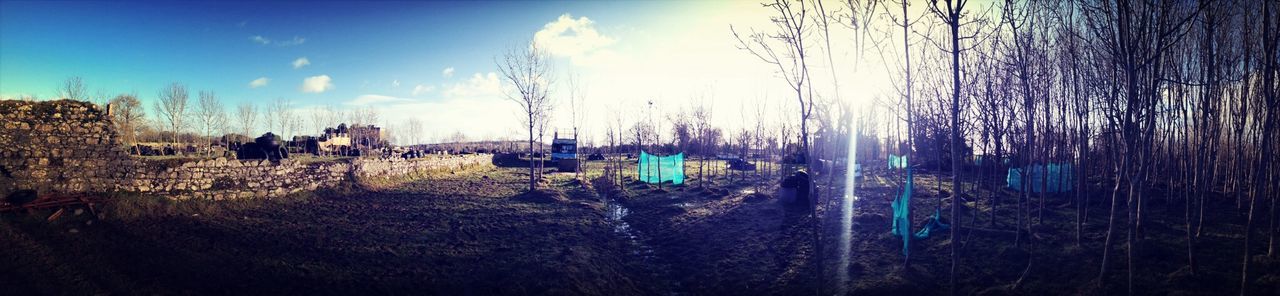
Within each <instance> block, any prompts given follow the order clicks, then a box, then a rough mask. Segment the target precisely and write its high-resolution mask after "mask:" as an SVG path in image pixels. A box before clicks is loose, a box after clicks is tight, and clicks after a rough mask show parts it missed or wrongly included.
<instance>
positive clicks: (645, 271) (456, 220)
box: [0, 163, 1280, 295]
mask: <svg viewBox="0 0 1280 296" xmlns="http://www.w3.org/2000/svg"><path fill="white" fill-rule="evenodd" d="M601 167H602V166H601V165H600V164H598V163H595V164H591V165H589V166H588V168H589V170H588V173H587V174H584V175H583V176H582V177H581V178H577V177H576V176H575V175H573V174H567V173H560V174H555V173H552V174H549V175H548V176H549V177H548V178H547V179H546V180H545V181H544V182H543V185H544V188H546V189H544V190H541V191H539V192H536V193H533V194H525V193H523V192H524V188H525V187H526V186H527V184H525V183H524V181H523V180H526V178H527V175H526V173H525V172H527V171H525V169H521V168H484V169H473V170H467V171H459V172H443V173H430V174H423V175H420V176H413V177H407V178H400V179H394V180H391V179H387V180H373V181H370V182H366V183H365V184H363V186H361V187H359V188H343V189H339V190H333V191H327V192H319V193H315V194H309V195H305V196H293V197H288V198H281V199H274V200H248V201H231V202H217V203H214V202H203V201H183V202H169V201H158V200H152V199H144V198H138V197H131V196H119V197H117V198H116V201H115V202H114V204H111V205H108V206H107V208H106V209H104V210H103V213H102V215H100V216H101V217H92V215H90V214H88V213H82V214H80V215H75V214H74V211H73V210H74V209H72V211H69V212H68V214H67V215H65V216H64V217H62V218H60V219H58V220H56V221H53V222H45V220H44V218H45V217H46V216H47V215H48V214H49V213H48V212H39V213H35V214H25V213H16V214H4V215H3V216H0V287H5V288H6V289H5V291H13V292H14V293H22V292H33V293H34V294H77V295H83V294H163V295H171V294H236V295H243V294H344V295H347V294H416V295H421V294H428V295H433V294H434V295H492V294H507V295H509V294H556V295H655V294H658V295H744V294H746V295H757V294H788V295H795V294H807V295H812V294H815V293H817V294H823V295H831V294H856V295H886V294H889V295H892V294H897V295H937V294H947V293H948V292H949V290H948V289H949V288H948V286H947V280H948V278H947V276H948V275H949V269H948V268H949V267H950V258H951V257H950V253H949V246H950V245H949V244H950V242H951V237H950V234H949V233H940V234H936V235H934V236H932V237H930V238H928V239H923V240H917V241H915V242H914V243H913V248H912V249H911V251H912V254H913V257H912V261H911V263H910V265H906V266H905V267H904V264H903V256H902V249H901V248H902V242H901V240H900V239H899V238H897V237H894V236H892V235H890V234H889V233H888V229H889V221H890V219H889V217H890V216H891V211H890V208H889V202H890V200H891V199H892V196H893V192H894V191H895V190H897V189H898V188H897V184H899V183H900V182H901V180H902V178H901V176H899V175H897V174H896V173H894V172H890V171H887V170H870V171H869V172H868V175H869V177H868V178H865V179H863V180H862V181H861V184H862V186H860V187H859V188H858V189H857V196H858V197H857V199H856V201H855V202H854V203H853V205H854V206H853V208H854V212H853V213H852V214H851V215H850V221H851V223H852V225H851V227H847V228H846V227H845V224H843V221H842V217H843V216H842V214H841V212H840V202H841V200H840V199H828V200H826V202H824V203H823V206H822V207H821V208H820V214H821V215H822V217H824V218H823V219H822V221H823V223H822V227H821V232H820V233H821V234H822V239H821V241H822V243H821V244H819V245H817V246H819V247H818V248H815V244H814V241H813V233H814V228H813V225H814V224H813V223H812V222H813V221H814V220H812V218H811V217H809V216H808V211H807V210H796V209H792V208H789V207H784V206H783V205H781V204H779V203H778V200H777V199H776V198H775V197H774V193H775V192H774V191H775V190H776V189H775V185H776V183H777V179H778V176H776V175H768V174H760V175H758V176H757V175H756V174H755V173H740V172H739V173H733V174H726V172H725V171H723V170H719V171H717V173H715V174H708V176H705V177H704V179H707V181H698V179H697V175H696V171H694V170H696V166H695V165H693V164H692V163H691V164H690V165H688V166H687V170H689V171H688V172H689V176H690V179H689V180H688V181H689V182H688V183H686V184H684V185H681V186H674V185H670V184H667V185H664V186H663V187H662V188H658V187H657V186H654V185H650V184H642V183H637V182H634V181H633V180H631V178H630V177H625V178H624V179H623V180H622V182H621V183H622V186H620V187H619V186H612V185H609V184H610V182H608V181H606V180H604V179H603V178H600V174H601V171H602V169H601ZM917 177H918V179H917V181H916V186H917V191H916V194H915V199H916V201H915V202H914V203H913V213H914V217H913V218H914V219H915V221H916V225H917V226H919V225H920V224H921V223H922V221H924V219H925V218H926V215H928V214H931V213H932V212H933V209H934V206H935V205H936V204H937V203H938V202H939V201H942V202H946V203H948V204H949V199H942V200H940V199H939V193H938V191H937V190H935V188H936V187H935V185H934V184H936V182H937V181H938V179H937V178H936V176H935V175H933V174H931V173H929V172H927V171H924V172H922V173H920V174H919V175H917ZM836 178H837V179H836V180H840V179H839V178H840V177H839V176H836ZM580 180H581V181H580ZM944 181H946V180H945V179H944ZM967 181H971V180H967ZM839 183H840V182H832V183H830V185H828V183H825V181H822V182H820V186H819V192H823V193H826V194H827V196H839V195H840V194H831V193H839V192H843V185H841V184H839ZM945 188H949V184H947V185H946V187H945ZM944 191H947V190H944ZM998 193H1000V194H1004V195H1007V196H1006V197H1004V198H1002V203H1001V204H1000V205H999V211H998V212H997V221H996V224H995V225H994V226H992V225H991V221H990V218H989V209H990V205H989V204H988V202H987V198H986V197H985V196H988V195H989V194H990V192H986V191H981V194H983V196H984V197H983V198H982V199H980V201H981V202H978V203H973V202H972V200H971V199H972V197H968V195H966V199H967V202H966V205H968V206H966V207H965V208H964V211H966V212H968V211H970V210H971V209H975V208H976V209H977V211H978V213H979V216H978V218H977V220H976V221H969V220H968V219H970V218H966V220H965V223H971V222H972V223H976V224H973V225H978V226H979V228H977V230H969V231H966V232H962V235H961V236H960V242H961V245H960V246H961V247H962V258H963V259H962V260H961V262H960V265H959V266H960V267H959V273H958V274H959V275H960V276H959V277H958V281H959V283H960V285H959V287H960V289H959V293H958V294H961V295H971V294H977V295H1006V294H1012V295H1077V294H1078V295H1103V294H1126V290H1127V286H1126V285H1125V280H1126V277H1125V275H1126V268H1127V264H1126V262H1125V261H1122V260H1124V259H1125V257H1124V253H1123V251H1124V249H1123V244H1117V245H1116V247H1115V248H1114V249H1113V250H1112V252H1113V253H1112V254H1113V255H1115V257H1113V258H1116V260H1117V261H1113V262H1115V263H1113V265H1112V266H1113V269H1112V271H1111V273H1110V277H1109V278H1107V279H1106V280H1105V281H1103V284H1102V285H1101V286H1100V285H1099V284H1098V281H1096V280H1095V278H1096V276H1097V271H1098V268H1099V267H1098V265H1099V261H1100V257H1101V245H1102V242H1101V241H1102V235H1103V233H1104V230H1105V229H1104V227H1105V225H1106V224H1105V221H1106V220H1105V219H1106V218H1107V217H1106V215H1105V213H1106V212H1105V210H1106V209H1107V208H1106V207H1105V206H1106V205H1108V204H1106V203H1105V202H1107V201H1108V200H1105V198H1103V197H1109V194H1107V193H1108V192H1090V196H1093V197H1094V198H1092V199H1091V203H1090V213H1089V217H1088V221H1087V223H1086V228H1085V235H1084V237H1083V239H1082V245H1080V246H1076V245H1075V240H1074V228H1073V227H1074V226H1073V225H1074V224H1072V222H1073V221H1074V206H1073V205H1071V204H1070V203H1069V199H1070V198H1069V197H1054V196H1050V197H1048V199H1047V200H1046V211H1045V214H1044V219H1045V222H1044V223H1043V226H1037V227H1036V233H1037V235H1036V236H1035V239H1034V247H1031V244H1029V243H1028V242H1031V241H1032V240H1028V238H1027V237H1026V235H1028V234H1026V233H1024V234H1023V235H1024V237H1021V238H1020V241H1019V244H1020V246H1019V247H1014V246H1013V240H1014V234H1015V232H1014V231H1013V230H1012V228H1013V227H1012V226H1011V225H1014V223H1015V222H1014V221H1015V220H1014V216H1013V208H1014V202H1015V201H1016V199H1014V198H1013V197H1012V195H1010V194H1011V193H1010V192H1008V191H1003V190H1002V191H998ZM942 195H944V196H946V195H949V193H944V194H942ZM1034 200H1035V201H1037V202H1038V199H1034ZM1220 200H1222V201H1223V202H1217V203H1214V204H1211V206H1214V207H1215V208H1211V209H1210V211H1209V212H1210V213H1213V215H1211V216H1209V217H1207V218H1206V220H1207V221H1210V222H1209V223H1210V224H1207V225H1206V228H1205V233H1203V234H1202V237H1201V238H1200V239H1198V240H1197V243H1198V244H1197V246H1196V247H1197V254H1198V257H1197V259H1198V260H1200V261H1199V262H1198V263H1199V268H1198V270H1197V271H1198V272H1197V274H1196V275H1194V276H1193V275H1191V274H1190V273H1189V272H1188V270H1186V269H1185V268H1184V267H1183V266H1184V265H1185V264H1183V262H1184V260H1185V259H1184V258H1185V244H1184V241H1183V240H1182V236H1183V233H1182V229H1181V228H1180V227H1181V225H1182V224H1181V221H1182V220H1181V217H1182V216H1181V215H1182V209H1181V207H1180V205H1181V204H1180V203H1175V204H1164V203H1163V202H1157V201H1153V202H1152V206H1151V208H1150V209H1151V212H1150V213H1151V216H1150V217H1152V218H1151V220H1150V221H1148V223H1149V224H1148V225H1149V227H1148V228H1146V229H1147V230H1146V232H1145V233H1144V238H1143V239H1142V240H1141V243H1140V244H1138V246H1139V248H1138V249H1137V251H1138V252H1137V254H1136V256H1135V258H1134V262H1135V265H1136V267H1137V269H1136V270H1135V272H1134V275H1135V277H1134V284H1133V286H1134V292H1135V294H1137V295H1175V294H1176V295H1223V294H1237V293H1238V287H1239V266H1240V261H1241V259H1242V256H1241V252H1242V251H1243V250H1242V249H1241V247H1242V243H1241V242H1242V240H1243V238H1242V236H1241V235H1240V229H1241V228H1242V226H1241V225H1242V222H1243V220H1242V219H1241V218H1240V217H1239V216H1237V215H1235V214H1234V213H1235V211H1234V208H1233V207H1234V202H1233V201H1232V202H1226V199H1220ZM1037 206H1038V204H1037ZM1216 207H1220V208H1216ZM969 217H971V216H969ZM1260 228H1263V229H1265V227H1260ZM846 229H847V231H846ZM1257 230H1259V231H1260V232H1259V233H1257V234H1255V237H1260V238H1262V239H1256V240H1255V242H1257V243H1255V246H1254V247H1255V248H1257V249H1256V250H1253V251H1252V252H1253V253H1254V254H1262V255H1263V256H1258V257H1256V258H1255V261H1254V262H1255V263H1254V265H1253V266H1252V270H1253V271H1255V272H1256V274H1255V275H1254V276H1252V277H1251V278H1250V287H1251V289H1253V290H1251V291H1250V292H1252V293H1251V294H1253V295H1259V294H1263V295H1265V294H1275V293H1274V291H1280V264H1278V263H1277V261H1276V260H1275V259H1272V258H1268V257H1266V256H1265V254H1266V249H1265V238H1266V235H1265V232H1262V231H1263V230H1262V229H1257ZM845 238H847V239H845ZM1121 238H1123V236H1121ZM841 241H848V242H849V244H848V253H847V256H846V255H845V254H846V253H845V252H842V250H841V246H840V242H841ZM1028 249H1030V250H1032V252H1028V251H1027V250H1028ZM818 254H821V255H822V256H817V255H818ZM1029 256H1030V257H1029ZM1028 258H1032V259H1033V260H1032V264H1031V268H1030V269H1027V268H1026V267H1027V262H1028V260H1027V259H1028ZM846 262H847V263H846ZM816 266H822V268H816ZM1024 270H1026V271H1028V272H1027V278H1026V279H1025V280H1024V281H1023V283H1022V284H1021V285H1019V286H1018V287H1013V286H1012V284H1013V283H1014V282H1015V281H1016V280H1017V279H1018V278H1019V276H1020V275H1021V274H1022V273H1023V271H1024ZM0 294H9V293H7V292H6V293H0Z"/></svg>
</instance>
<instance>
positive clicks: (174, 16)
mask: <svg viewBox="0 0 1280 296" xmlns="http://www.w3.org/2000/svg"><path fill="white" fill-rule="evenodd" d="M913 10H914V8H913ZM768 14H769V11H768V10H767V9H764V8H762V7H761V6H760V4H759V3H756V2H752V1H626V2H613V1H609V2H604V1H600V2H596V1H592V2H587V1H569V2H533V1H510V2H389V1H388V2H376V1H372V2H365V1H362V2H272V1H261V2H259V1H243V2H242V1H221V2H204V1H172V2H158V3H152V2H131V1H102V2H74V1H54V2H48V1H41V2H22V1H0V44H3V46H0V98H17V97H22V96H33V97H36V98H40V99H49V98H53V97H54V95H55V93H56V91H55V88H56V85H57V84H59V83H61V82H62V81H63V80H65V79H66V78H68V77H72V76H78V77H82V79H83V81H84V83H85V85H86V86H87V87H88V89H89V91H90V93H95V92H98V91H102V92H106V93H110V94H117V93H129V92H136V93H137V94H138V95H139V97H140V99H142V101H143V103H144V105H145V106H148V107H150V106H152V104H153V102H154V101H155V100H156V93H157V92H158V91H159V90H160V89H161V88H162V87H164V86H166V85H168V84H170V83H175V82H176V83H182V84H184V85H186V86H187V88H188V89H189V90H190V91H191V92H192V94H191V95H192V97H193V100H194V96H195V92H197V91H213V92H215V93H216V94H217V95H218V97H219V98H221V100H222V101H223V102H224V104H226V105H227V109H228V110H234V108H235V106H236V105H238V104H243V103H252V104H256V105H258V106H259V108H265V105H267V104H268V103H269V102H271V101H272V100H276V99H278V98H285V99H287V100H289V101H291V102H293V106H294V108H295V110H297V111H298V112H300V113H306V112H310V110H316V109H318V108H322V107H326V106H331V107H333V108H336V109H355V108H373V109H374V110H377V111H378V113H379V121H380V123H381V125H384V126H389V127H391V129H392V130H393V132H394V130H395V129H396V128H397V127H401V126H403V124H404V122H406V121H407V120H409V119H411V118H416V119H418V120H420V121H422V122H424V123H425V131H423V133H422V134H421V135H416V137H414V138H416V139H418V140H417V141H418V142H437V141H440V140H443V139H444V138H445V137H447V136H448V135H451V134H453V133H455V132H462V133H464V134H466V135H467V136H468V137H469V138H471V139H519V138H521V136H522V135H523V133H522V131H521V127H522V124H521V122H520V112H519V108H518V105H517V104H516V103H514V102H512V101H509V100H507V99H506V96H505V95H504V93H503V88H502V85H503V83H505V81H503V80H502V79H501V77H500V75H499V74H498V73H497V71H498V70H497V66H496V65H495V59H496V58H497V57H499V56H500V55H501V54H502V53H504V52H505V51H507V50H508V49H510V48H512V47H517V46H527V44H528V43H529V42H530V41H531V40H534V41H537V42H538V43H539V44H541V45H542V46H543V47H544V48H546V49H548V51H549V52H550V53H551V54H552V57H553V64H554V66H553V73H554V74H553V76H554V77H553V79H552V88H551V89H552V97H553V99H555V100H556V103H555V104H556V109H555V115H553V122H554V124H553V125H554V127H555V128H556V129H559V130H569V129H570V128H571V127H572V124H571V122H570V117H571V116H570V115H569V114H570V111H571V107H570V104H569V102H568V100H567V99H566V97H567V96H568V94H569V91H568V87H567V81H569V80H570V79H569V77H575V78H576V80H577V84H578V85H579V86H580V91H581V92H582V93H583V96H584V103H585V104H584V106H582V107H581V110H582V111H581V112H582V113H583V114H586V115H585V116H584V117H585V118H584V121H585V122H584V123H582V124H581V125H582V126H583V127H582V129H583V133H584V134H586V135H584V136H583V137H584V138H587V139H588V141H590V140H595V141H602V138H603V136H602V134H603V132H604V127H603V126H604V125H605V124H606V122H610V121H611V120H613V119H614V117H621V118H622V119H623V120H624V121H626V122H634V121H637V120H642V119H645V118H647V117H648V116H650V113H649V110H650V109H649V108H650V107H649V102H653V105H654V107H653V109H654V110H655V111H653V114H655V115H654V116H655V117H657V118H656V120H658V121H662V118H663V117H664V116H665V115H669V114H673V113H674V112H677V111H678V110H682V109H688V108H689V107H690V106H692V105H693V104H694V103H695V102H704V103H705V104H707V105H709V106H711V107H712V108H713V109H714V110H715V111H714V113H713V117H712V121H713V123H714V124H716V125H719V126H725V127H734V126H745V125H753V122H754V121H756V120H760V119H757V118H755V116H754V110H755V108H757V107H760V106H762V107H764V108H767V110H770V113H778V115H770V116H769V117H776V118H765V119H764V120H768V121H776V120H780V118H782V117H784V116H787V115H788V114H791V113H794V112H785V113H784V111H786V110H792V109H788V108H795V107H794V106H793V105H794V104H795V102H794V101H795V100H794V98H793V97H788V96H787V94H788V91H789V90H788V88H787V86H786V84H785V83H783V82H782V80H781V78H779V76H777V73H775V72H776V71H775V68H773V67H772V66H771V65H767V64H765V63H762V62H760V61H759V59H757V58H756V57H754V56H752V55H750V54H749V53H747V52H745V51H743V50H741V49H738V48H737V47H736V45H737V41H736V39H735V38H734V37H733V34H732V31H730V26H733V28H735V29H737V30H740V31H739V32H744V31H748V30H751V29H758V30H769V29H771V28H772V27H771V26H772V25H771V24H770V23H769V22H768ZM835 42H836V46H835V47H834V48H837V49H839V48H842V47H841V44H843V43H841V41H840V40H835ZM852 52H853V50H851V49H847V48H846V49H844V50H833V53H834V54H833V55H834V56H835V58H834V60H835V61H836V64H843V63H850V62H849V60H848V59H849V56H851V55H853V54H852ZM817 64H818V65H815V67H814V68H816V69H818V70H816V71H815V72H822V71H829V70H828V69H829V68H827V66H826V65H825V64H826V62H820V63H817ZM886 68H887V67H879V66H876V67H868V66H863V67H862V69H854V70H852V71H851V70H850V68H849V67H837V69H841V71H847V72H848V73H849V75H851V76H856V77H853V78H850V77H846V78H847V79H845V80H841V82H844V83H834V80H831V79H830V78H829V77H826V78H823V77H822V76H817V77H815V78H814V81H815V83H816V84H824V85H826V86H830V87H833V88H834V89H839V90H840V92H844V93H848V94H845V95H844V97H848V99H851V100H863V101H869V100H870V99H868V98H865V97H868V96H873V95H876V94H878V93H881V92H882V91H868V90H867V89H872V88H884V87H885V86H886V85H888V84H889V83H888V82H887V80H886V79H887V78H885V77H884V76H887V75H886V74H885V73H884V72H883V71H884V69H886ZM876 71H881V72H878V73H877V72H876ZM827 81H830V82H827ZM826 86H824V87H826ZM855 89H857V90H862V91H853V90H855ZM858 96H863V97H864V98H856V97H858ZM774 111H777V112H774ZM149 113H151V114H154V113H155V112H154V111H152V112H149ZM304 118H306V117H305V116H304ZM259 122H261V120H259ZM304 127H306V128H307V129H314V127H313V126H312V125H310V124H304ZM660 127H662V128H666V127H669V125H664V124H660ZM262 131H265V128H259V132H262Z"/></svg>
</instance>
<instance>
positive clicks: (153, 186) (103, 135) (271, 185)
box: [0, 100, 491, 200]
mask: <svg viewBox="0 0 1280 296" xmlns="http://www.w3.org/2000/svg"><path fill="white" fill-rule="evenodd" d="M0 120H2V122H3V123H2V124H0V157H2V158H0V196H5V195H8V194H9V192H12V191H14V190H22V189H31V190H36V191H37V192H39V193H40V194H70V193H105V192H136V193H141V194H146V195H155V196H165V197H170V198H177V199H184V198H205V199H214V200H224V199H239V198H264V197H278V196H283V195H287V194H290V193H297V192H303V191H313V190H317V189H321V188H331V187H335V186H339V185H342V184H343V182H352V181H354V180H356V179H357V178H366V177H389V176H398V175H404V174H409V173H413V172H419V171H440V170H454V169H463V168H467V167H471V166H477V165H489V163H490V162H491V157H490V156H489V155H483V154H477V155H463V156H441V157H431V158H423V159H413V160H402V159H387V160H376V159H356V160H354V161H324V162H310V163H304V162H300V161H296V160H291V159H285V160H281V161H276V162H272V161H267V160H228V159H223V158H218V159H210V160H199V161H194V160H174V159H169V160H155V159H148V158H142V157H133V156H130V155H128V154H127V153H125V151H124V149H123V148H122V147H121V145H120V143H119V142H118V140H117V138H116V132H115V130H114V129H113V128H112V124H111V117H110V115H108V114H107V112H106V111H105V110H102V109H101V108H100V107H98V106H96V105H94V104H91V103H86V102H79V101H72V100H60V101H45V102H31V101H0Z"/></svg>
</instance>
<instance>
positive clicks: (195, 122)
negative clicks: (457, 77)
mask: <svg viewBox="0 0 1280 296" xmlns="http://www.w3.org/2000/svg"><path fill="white" fill-rule="evenodd" d="M87 89H88V88H87V87H86V86H85V83H84V81H83V79H82V78H80V77H71V78H68V79H66V80H64V81H63V82H62V83H60V84H58V85H57V87H56V88H55V93H56V96H57V97H58V98H62V99H72V100H84V101H91V102H95V103H97V104H102V105H104V106H105V105H108V104H109V105H110V106H111V109H112V110H111V112H112V118H113V122H114V124H115V125H116V130H117V131H118V132H119V134H120V137H121V141H122V142H123V143H124V144H126V145H132V144H135V143H141V142H168V143H169V144H170V145H175V146H176V145H178V144H180V143H184V144H185V143H190V144H195V145H196V146H197V147H199V148H201V149H202V150H203V151H204V153H211V151H212V150H211V149H208V148H210V147H211V146H212V145H214V144H215V143H219V142H224V141H228V140H227V139H225V136H227V135H236V134H238V136H236V140H241V141H243V140H246V139H250V138H252V137H254V136H255V135H257V134H256V131H259V130H260V128H263V129H266V130H267V131H274V132H276V133H279V135H280V136H288V135H297V134H311V133H319V132H320V131H323V130H324V129H325V128H327V127H334V126H337V124H338V123H340V122H346V123H349V124H353V125H354V124H376V123H379V122H380V121H379V113H378V111H377V110H376V109H373V108H372V107H366V108H354V109H350V110H346V109H338V108H335V107H334V106H316V107H312V108H310V109H304V108H299V107H297V106H295V105H294V103H293V101H292V100H289V99H287V98H277V99H275V100H272V101H270V102H269V103H268V104H267V105H266V106H263V107H260V106H258V105H257V104H254V103H252V102H242V103H240V104H238V105H236V106H235V109H233V110H228V109H227V107H226V106H225V105H224V103H223V102H222V98H221V97H220V96H219V95H217V93H215V92H213V91H199V92H197V93H196V94H195V95H196V98H195V100H194V102H193V100H192V98H191V95H192V93H191V92H190V91H189V90H188V88H187V86H186V85H184V84H182V83H176V82H175V83H171V84H169V85H166V86H165V87H163V88H161V89H160V90H159V91H157V92H156V97H155V100H154V101H153V105H152V106H151V110H150V112H148V110H147V108H146V106H145V105H144V104H143V101H142V99H141V98H140V97H139V96H138V94H137V93H124V94H119V95H116V96H114V97H111V98H109V99H107V95H105V94H106V93H107V92H106V91H98V94H90V93H89V91H88V90H87ZM303 113H306V114H307V115H309V116H310V118H309V120H310V122H309V123H310V126H305V125H306V123H308V122H306V121H304V120H307V118H303V116H304V114H303ZM148 115H151V116H148ZM307 129H310V130H311V131H313V132H304V131H305V130H307ZM396 130H403V134H404V135H405V136H404V137H405V138H404V139H402V141H403V142H406V143H418V142H421V141H422V140H423V139H421V138H420V137H418V136H417V135H420V134H422V132H423V124H422V122H421V120H418V119H410V120H409V121H408V122H407V123H406V124H405V125H404V126H403V127H399V128H396Z"/></svg>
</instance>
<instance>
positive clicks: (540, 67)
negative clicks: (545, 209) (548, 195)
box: [495, 42, 551, 191]
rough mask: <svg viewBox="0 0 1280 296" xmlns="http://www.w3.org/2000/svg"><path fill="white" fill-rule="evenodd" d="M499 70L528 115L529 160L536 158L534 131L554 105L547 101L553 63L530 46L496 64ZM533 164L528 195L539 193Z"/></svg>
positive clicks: (509, 94)
mask: <svg viewBox="0 0 1280 296" xmlns="http://www.w3.org/2000/svg"><path fill="white" fill-rule="evenodd" d="M495 63H496V64H497V65H498V70H499V71H500V72H501V73H502V76H503V77H505V78H506V80H507V82H508V86H509V89H508V90H507V91H506V96H507V99H508V100H511V101H512V102H516V104H519V105H520V109H521V111H522V112H523V113H522V114H524V115H525V119H526V121H525V122H526V124H525V128H527V129H528V131H529V156H530V157H532V156H533V148H534V147H533V145H534V143H533V141H534V128H536V127H537V125H538V124H537V123H538V120H539V119H540V116H542V115H543V111H544V110H546V109H547V107H548V106H549V105H550V104H551V101H550V99H549V98H548V92H549V90H550V89H549V86H550V80H551V59H550V56H549V55H547V53H546V52H544V51H543V50H542V49H541V48H540V47H538V43H537V42H529V45H528V46H527V47H525V46H517V47H512V48H511V49H509V50H508V51H507V52H506V53H505V54H503V56H502V59H501V60H496V61H495ZM534 178H535V176H534V164H533V162H532V161H530V162H529V191H534V190H537V183H536V180H535V179H534Z"/></svg>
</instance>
